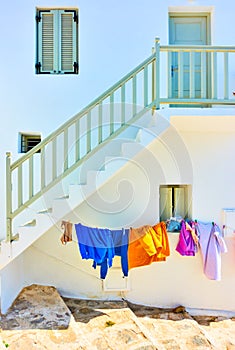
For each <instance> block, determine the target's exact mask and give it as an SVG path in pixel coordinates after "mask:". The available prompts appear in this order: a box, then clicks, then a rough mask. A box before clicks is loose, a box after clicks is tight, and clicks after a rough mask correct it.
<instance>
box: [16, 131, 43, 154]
mask: <svg viewBox="0 0 235 350" xmlns="http://www.w3.org/2000/svg"><path fill="white" fill-rule="evenodd" d="M41 140H42V137H41V134H39V133H21V132H20V133H19V153H27V152H28V151H30V150H31V149H32V148H33V147H35V146H36V145H37V144H38V143H40V142H41ZM39 152H40V151H38V153H39Z"/></svg>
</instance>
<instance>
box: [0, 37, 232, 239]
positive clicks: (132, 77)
mask: <svg viewBox="0 0 235 350" xmlns="http://www.w3.org/2000/svg"><path fill="white" fill-rule="evenodd" d="M234 53H235V47H234V46H210V45H203V46H201V45H198V46H197V45H192V46H191V45H161V46H160V40H159V39H158V38H156V40H155V48H154V49H153V52H152V54H151V55H150V56H149V57H148V58H147V59H146V60H144V61H143V62H142V63H141V64H139V65H138V66H137V67H136V68H134V69H133V70H131V71H130V72H129V73H128V74H126V75H125V76H124V77H123V78H122V79H120V80H119V81H118V82H117V83H115V84H114V85H113V86H111V87H110V88H109V89H108V90H106V91H105V92H104V93H103V94H101V95H100V96H99V97H97V98H96V99H95V100H93V101H92V102H91V103H90V104H88V105H87V106H86V107H85V108H83V109H82V110H81V111H80V112H79V113H77V114H76V115H75V116H74V117H72V118H71V119H69V120H68V121H66V122H65V123H64V124H63V125H61V126H60V127H59V128H58V129H57V130H56V131H54V132H52V133H51V134H50V135H49V136H47V137H46V138H45V139H44V140H43V141H42V142H40V143H39V144H38V145H36V146H35V147H34V148H33V149H31V150H30V151H29V152H27V153H26V154H25V155H23V156H22V157H21V158H19V159H18V160H16V161H15V162H13V163H11V154H10V153H9V152H8V153H7V155H6V201H7V203H6V211H7V213H6V217H7V241H9V242H11V240H12V221H13V219H14V218H15V217H16V216H17V215H18V214H20V213H21V212H22V211H23V210H24V209H25V208H26V207H28V206H29V205H31V204H32V203H34V202H35V200H37V199H39V198H40V197H41V196H42V194H43V193H45V192H46V191H48V190H49V189H50V188H52V187H53V186H54V185H55V184H56V183H58V182H59V181H60V180H61V179H62V178H63V176H67V175H68V174H69V173H71V172H72V171H74V170H75V169H76V168H77V167H78V166H79V165H81V164H82V162H83V161H84V160H86V159H87V157H88V156H90V155H92V154H94V152H96V151H97V150H98V149H99V148H100V147H102V146H103V145H104V143H105V142H106V141H107V140H109V139H112V138H113V137H114V136H116V135H118V134H119V133H120V132H121V131H122V130H123V129H124V128H126V127H127V126H128V123H129V122H130V123H132V122H134V121H135V120H137V119H138V118H139V117H140V116H141V115H142V112H143V110H145V108H146V107H147V108H156V109H158V108H160V104H169V105H170V106H171V104H172V105H173V104H174V105H175V104H177V105H182V104H183V105H188V106H192V105H193V104H196V105H200V104H201V105H204V106H208V105H209V104H211V105H212V104H225V105H232V104H235V100H234V99H233V98H229V88H230V85H229V84H230V81H229V71H230V70H231V69H230V70H229V64H230V60H229V55H230V54H234ZM162 55H163V56H164V55H165V56H167V57H166V59H165V60H162ZM187 55H188V58H187V60H188V63H187V74H188V76H189V79H188V83H187V84H188V85H187V86H186V89H185V82H184V74H185V63H184V60H185V57H186V56H187ZM218 55H222V62H223V63H222V64H221V63H220V65H218V64H217V56H218ZM198 58H199V63H200V64H199V66H200V69H199V73H198V68H197V79H198V81H199V83H198V81H197V91H196V68H195V61H196V59H198ZM173 60H176V62H177V64H178V63H179V64H178V65H177V69H176V68H175V67H173V66H172V63H173ZM220 62H221V60H220ZM162 65H163V66H164V65H165V67H164V69H165V74H164V71H163V68H162V67H163V66H162ZM172 67H173V69H172ZM219 69H220V70H221V69H223V74H222V76H223V79H224V83H223V84H222V86H221V84H220V86H219V88H218V84H217V80H218V71H219ZM160 72H161V79H160ZM174 74H175V79H176V80H175V83H174V86H175V87H176V90H175V91H174V93H173V92H172V91H173V89H172V86H173V85H172V84H173V83H172V75H174ZM164 79H165V86H166V88H167V91H166V93H165V94H164V93H163V91H162V90H161V86H160V82H161V84H162V82H163V86H164ZM129 82H130V83H129ZM198 85H199V87H200V89H199V90H200V96H199V95H198ZM128 89H129V90H128ZM219 89H220V91H219V94H218V90H219ZM186 90H187V94H188V95H187V94H185V91H186ZM208 91H209V93H208ZM221 91H222V92H221ZM116 93H117V95H118V94H119V96H117V97H116ZM107 99H109V114H108V124H106V126H107V125H108V128H109V131H108V133H107V132H106V133H104V130H103V127H104V126H103V120H104V119H103V118H104V117H103V108H104V106H105V105H106V103H104V102H106V100H107ZM128 99H129V100H128ZM115 103H118V104H121V106H122V107H121V109H120V110H121V111H120V113H119V114H120V118H119V119H118V120H116V119H115V115H114V104H115ZM127 103H128V104H131V105H132V111H131V115H130V116H127V115H126V111H125V104H127ZM137 105H138V106H142V111H140V113H138V111H137ZM95 113H96V114H97V119H98V123H99V125H98V127H97V135H96V137H97V144H96V145H94V144H93V143H94V142H93V138H92V132H93V130H92V121H93V115H94V114H95ZM82 123H83V124H82ZM81 124H82V125H83V126H82V127H81ZM84 125H85V127H84ZM93 126H94V125H93ZM71 129H73V132H74V135H75V141H76V142H75V152H74V153H75V155H74V159H73V161H72V163H71V164H70V163H69V161H68V155H69V154H68V152H69V131H70V130H71ZM81 137H83V138H84V137H85V139H86V140H85V143H84V144H82V145H81V144H80V143H81V142H80V138H81ZM59 138H62V143H61V142H58V140H60V139H59ZM59 143H60V145H59V146H60V147H62V149H60V150H59V148H58V147H59V146H58V144H59ZM47 147H49V149H50V148H51V150H50V152H49V153H50V154H51V164H50V165H51V169H50V168H49V167H47V159H46V155H47ZM81 147H83V148H84V147H85V152H84V153H82V151H81ZM39 152H41V153H40V154H38V153H39ZM36 154H37V156H36ZM61 154H62V157H63V169H62V170H61V172H60V173H59V171H58V164H60V163H58V157H59V156H60V155H61ZM35 162H38V163H39V173H40V174H39V175H38V174H36V175H37V176H39V177H40V184H39V186H38V187H39V189H38V188H36V186H35V184H34V180H35V176H36V175H35V169H34V166H35V165H34V163H35ZM26 165H27V166H28V168H27V174H26V175H25V172H26V170H25V169H24V167H26ZM50 171H51V173H49V172H50ZM48 173H49V175H50V179H49V180H48V178H47V175H48ZM14 174H16V176H15V177H14V181H15V182H14V183H13V175H14ZM26 183H27V186H28V187H27V191H26V192H28V193H27V196H25V195H24V193H25V192H24V188H23V186H25V184H26ZM15 192H16V193H15ZM17 192H18V193H17ZM25 197H26V198H25ZM15 198H16V199H17V203H15V202H14V200H15ZM13 199H14V200H13Z"/></svg>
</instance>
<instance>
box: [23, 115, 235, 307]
mask: <svg viewBox="0 0 235 350" xmlns="http://www.w3.org/2000/svg"><path fill="white" fill-rule="evenodd" d="M234 138H235V118H234V117H232V116H227V117H220V116H217V117H212V116H208V117H206V116H203V117H200V116H194V117H190V116H187V117H184V116H177V117H176V116H174V117H172V118H171V126H170V127H169V129H168V130H167V131H165V132H163V133H162V135H161V137H160V139H157V140H155V141H154V142H153V143H152V144H151V145H150V146H149V147H148V149H143V151H142V154H140V155H138V156H137V157H135V158H134V160H132V161H131V162H130V163H129V164H128V165H127V166H126V167H124V168H123V169H122V170H121V171H120V172H119V173H118V174H117V175H116V176H114V177H113V178H112V179H111V180H110V181H109V182H108V183H107V184H106V185H105V186H104V187H103V188H101V189H100V191H99V193H96V194H94V195H93V196H91V198H90V199H89V200H88V201H86V202H85V203H83V204H82V205H80V206H79V207H78V208H77V209H76V210H74V211H73V212H72V213H70V215H69V216H68V217H67V218H68V219H70V220H71V221H72V222H74V223H75V222H82V223H84V224H86V225H90V226H95V227H110V228H114V227H119V228H120V227H130V226H132V227H137V226H140V225H144V224H150V225H151V224H154V223H156V222H158V220H159V185H160V184H162V183H167V184H191V185H192V190H193V202H192V217H193V218H194V219H197V220H200V221H210V222H211V221H215V222H216V223H217V224H218V225H219V226H220V227H221V226H222V224H223V223H224V222H223V221H222V208H223V207H234V206H235V203H234V195H233V194H234V175H235V174H234V171H235V170H234V165H233V159H234V147H235V145H234V142H233V140H234ZM178 159H180V161H178ZM181 161H182V162H181ZM61 234H62V231H61V230H60V228H59V227H58V226H54V227H53V229H51V230H50V231H49V232H48V233H46V234H45V235H43V236H42V237H41V238H40V239H39V240H38V241H37V242H35V243H34V245H33V246H31V247H30V248H29V249H28V250H27V251H26V253H25V260H24V261H25V273H26V275H25V281H26V283H27V284H31V283H41V284H49V285H54V286H56V287H57V288H58V289H59V291H60V292H61V294H63V295H65V296H73V297H79V298H96V299H100V298H102V299H111V298H120V297H121V296H122V297H125V298H127V299H128V300H130V301H132V302H134V303H143V304H147V305H152V306H161V307H173V306H176V305H179V304H183V305H184V306H186V307H188V308H196V309H205V310H208V309H210V310H220V311H221V310H226V311H233V312H235V301H234V297H233V294H234V290H235V236H233V234H231V235H230V236H227V237H225V240H226V244H227V247H228V253H225V254H223V255H222V279H221V281H211V280H209V279H207V278H206V276H205V275H204V274H203V269H202V261H201V256H200V254H199V253H198V254H197V255H196V256H195V257H182V256H180V255H179V254H178V253H177V252H176V251H175V247H176V244H177V241H178V234H177V233H169V241H170V248H171V255H170V257H169V258H167V261H166V262H158V263H153V264H152V265H150V266H145V267H141V268H136V269H132V270H131V271H130V272H129V278H128V283H129V288H130V290H129V291H122V293H120V292H118V291H116V292H110V291H109V292H104V291H103V289H102V283H101V281H100V279H99V270H94V269H93V268H92V267H91V265H92V262H91V261H84V260H82V259H81V257H80V254H79V251H78V246H77V243H76V242H71V243H69V244H67V245H66V246H62V244H61V243H60V240H59V239H60V236H61ZM73 239H74V240H76V235H75V234H74V237H73ZM117 264H118V262H117V263H116V264H115V266H117ZM26 267H27V268H26ZM116 272H117V271H116ZM116 272H115V276H117V274H116ZM108 276H109V277H108V278H111V279H112V278H117V277H114V274H113V276H112V269H111V270H110V271H109V274H108ZM120 276H121V270H120ZM118 283H119V282H117V285H118Z"/></svg>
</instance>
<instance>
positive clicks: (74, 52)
mask: <svg viewBox="0 0 235 350" xmlns="http://www.w3.org/2000/svg"><path fill="white" fill-rule="evenodd" d="M35 68H36V74H78V9H74V8H72V9H57V8H53V9H52V8H50V9H40V8H37V9H36V65H35Z"/></svg>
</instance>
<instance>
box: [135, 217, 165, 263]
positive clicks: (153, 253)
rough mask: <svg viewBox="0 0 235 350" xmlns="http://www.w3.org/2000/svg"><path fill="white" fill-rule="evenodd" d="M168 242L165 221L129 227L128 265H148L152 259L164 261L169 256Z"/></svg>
mask: <svg viewBox="0 0 235 350" xmlns="http://www.w3.org/2000/svg"><path fill="white" fill-rule="evenodd" d="M169 254H170V250H169V243H168V237H167V232H166V225H165V223H160V224H157V225H155V226H154V227H152V226H149V225H145V226H141V227H139V228H135V229H134V228H131V229H130V236H129V247H128V266H129V269H131V268H133V267H139V266H145V265H150V264H151V263H152V262H154V261H164V260H166V256H169Z"/></svg>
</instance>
